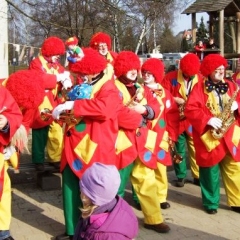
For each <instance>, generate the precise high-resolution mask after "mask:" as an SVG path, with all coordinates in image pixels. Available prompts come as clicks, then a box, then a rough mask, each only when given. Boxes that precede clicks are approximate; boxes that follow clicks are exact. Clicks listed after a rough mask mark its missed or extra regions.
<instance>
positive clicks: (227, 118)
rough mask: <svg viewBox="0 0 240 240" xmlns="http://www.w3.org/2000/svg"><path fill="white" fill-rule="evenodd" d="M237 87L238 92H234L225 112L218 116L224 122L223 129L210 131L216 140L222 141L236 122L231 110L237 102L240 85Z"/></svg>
mask: <svg viewBox="0 0 240 240" xmlns="http://www.w3.org/2000/svg"><path fill="white" fill-rule="evenodd" d="M235 85H236V90H235V91H234V93H233V95H232V97H231V98H230V100H229V101H228V103H227V104H226V105H225V107H224V109H223V111H222V112H221V113H220V114H219V116H217V117H218V118H219V119H221V120H222V127H221V128H219V129H215V128H212V129H211V130H210V132H211V134H212V136H213V138H214V139H221V138H222V137H223V136H224V134H225V133H226V132H227V131H228V129H229V128H230V127H231V125H232V124H233V123H234V122H235V117H234V113H233V111H232V110H231V106H232V103H233V102H234V101H235V100H236V98H237V95H238V92H239V88H238V85H237V84H236V83H235Z"/></svg>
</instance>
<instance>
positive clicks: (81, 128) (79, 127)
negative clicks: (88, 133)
mask: <svg viewBox="0 0 240 240" xmlns="http://www.w3.org/2000/svg"><path fill="white" fill-rule="evenodd" d="M75 129H76V131H77V132H83V131H85V130H86V123H85V122H84V121H81V122H80V123H78V124H77V125H76V126H75Z"/></svg>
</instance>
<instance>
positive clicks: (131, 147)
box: [114, 51, 170, 233]
mask: <svg viewBox="0 0 240 240" xmlns="http://www.w3.org/2000/svg"><path fill="white" fill-rule="evenodd" d="M140 67H141V66H140V60H139V58H138V56H137V55H136V54H135V53H133V52H130V51H122V52H120V53H119V55H118V56H117V58H116V60H115V63H114V72H115V75H116V77H117V79H116V80H115V84H116V86H117V88H118V89H119V91H120V93H121V95H122V101H123V103H124V104H125V105H126V106H128V107H129V108H130V109H132V110H134V111H136V112H137V113H139V114H141V115H142V117H143V119H144V121H145V126H143V127H140V128H137V129H136V130H134V131H132V130H129V129H128V128H120V130H119V139H118V140H119V142H120V143H121V145H118V144H117V146H116V148H117V155H118V163H121V164H122V166H123V167H124V168H123V169H121V170H120V176H121V185H120V188H119V191H118V194H119V195H120V196H123V195H124V189H125V186H126V183H127V181H128V180H129V176H130V175H131V182H132V185H133V188H134V190H135V192H136V194H137V198H138V200H139V202H140V205H141V208H142V211H143V214H144V227H145V228H147V229H151V230H154V231H156V232H159V233H166V232H168V231H169V230H170V228H169V226H168V225H166V224H165V223H164V222H163V217H162V214H161V209H160V206H159V205H160V203H159V200H158V198H157V191H156V188H157V185H156V183H155V181H154V180H153V179H152V178H151V176H152V175H153V172H154V169H156V168H157V161H156V158H155V152H154V149H155V145H156V135H157V134H156V133H155V132H153V131H151V130H150V128H149V125H150V121H151V120H153V119H155V117H156V116H158V115H159V109H160V108H159V104H158V102H157V100H156V98H154V97H153V95H152V93H151V92H150V91H149V89H145V88H143V86H141V85H140V84H139V83H137V77H138V72H139V70H140ZM120 138H121V139H120ZM117 143H118V142H117ZM127 160H128V162H127ZM150 189H151V190H150Z"/></svg>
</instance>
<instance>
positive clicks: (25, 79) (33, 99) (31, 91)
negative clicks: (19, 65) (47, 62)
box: [6, 70, 44, 109]
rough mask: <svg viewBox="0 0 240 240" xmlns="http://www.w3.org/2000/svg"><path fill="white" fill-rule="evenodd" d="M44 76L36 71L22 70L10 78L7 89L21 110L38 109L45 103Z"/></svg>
mask: <svg viewBox="0 0 240 240" xmlns="http://www.w3.org/2000/svg"><path fill="white" fill-rule="evenodd" d="M42 76H43V75H42V74H41V73H39V72H37V71H36V70H20V71H17V72H15V73H13V74H11V75H10V76H9V78H8V80H7V83H6V88H7V89H8V90H9V92H10V93H11V94H12V96H13V98H14V99H15V101H16V102H17V104H18V106H19V107H20V108H21V109H36V108H37V107H38V106H39V105H40V104H41V102H42V101H43V98H44V85H43V80H42Z"/></svg>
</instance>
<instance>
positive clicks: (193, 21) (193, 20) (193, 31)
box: [192, 13, 197, 44]
mask: <svg viewBox="0 0 240 240" xmlns="http://www.w3.org/2000/svg"><path fill="white" fill-rule="evenodd" d="M196 25H197V24H196V13H192V41H193V44H195V43H196V32H197V27H196Z"/></svg>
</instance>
